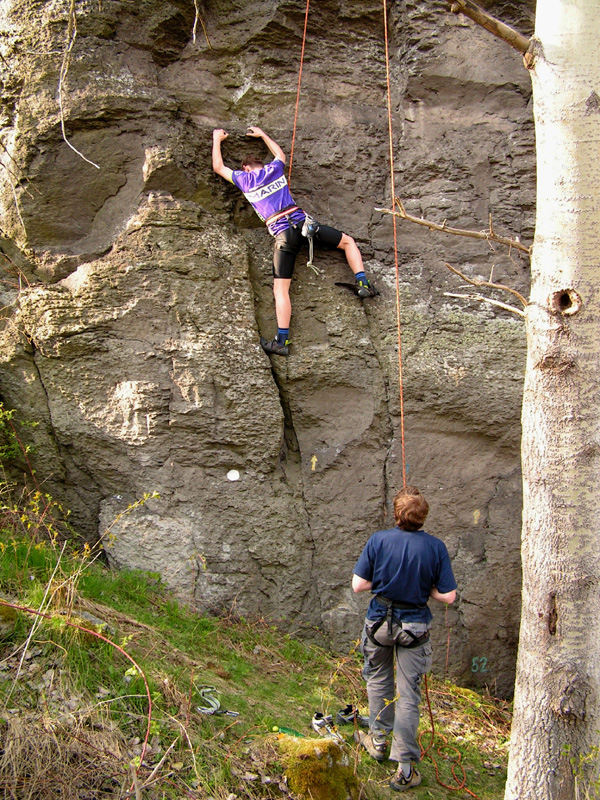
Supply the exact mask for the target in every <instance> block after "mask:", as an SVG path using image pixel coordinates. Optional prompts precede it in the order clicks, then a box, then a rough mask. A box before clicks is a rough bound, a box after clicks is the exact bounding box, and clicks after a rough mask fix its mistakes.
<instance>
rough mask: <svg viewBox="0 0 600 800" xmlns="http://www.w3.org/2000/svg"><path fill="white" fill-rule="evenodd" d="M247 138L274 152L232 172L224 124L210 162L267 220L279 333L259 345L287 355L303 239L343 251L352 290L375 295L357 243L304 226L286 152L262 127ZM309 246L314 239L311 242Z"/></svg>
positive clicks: (331, 231) (329, 231) (338, 233)
mask: <svg viewBox="0 0 600 800" xmlns="http://www.w3.org/2000/svg"><path fill="white" fill-rule="evenodd" d="M247 135H248V136H252V137H254V138H257V139H262V140H263V141H264V143H265V144H266V145H267V147H268V148H269V150H270V151H271V153H272V154H273V156H274V159H273V161H271V162H269V163H268V164H264V163H263V161H262V159H260V158H259V157H258V156H255V155H250V156H247V157H246V158H244V160H243V161H242V169H241V170H232V169H230V168H229V167H226V166H225V164H224V163H223V156H222V154H221V142H222V141H223V140H224V139H226V138H227V137H228V136H229V134H228V133H227V132H226V131H224V130H223V129H222V128H217V129H215V130H214V131H213V149H212V166H213V169H214V171H215V172H216V173H217V175H221V177H223V178H225V180H228V181H231V183H233V184H234V185H235V186H237V188H238V189H240V190H241V191H242V192H243V194H244V197H245V198H246V199H247V200H248V201H249V202H250V204H251V205H252V207H253V208H254V210H255V211H256V213H257V214H258V216H259V217H260V218H261V219H262V220H263V222H265V224H266V226H267V229H268V231H269V233H270V234H271V235H272V236H274V237H275V248H274V253H273V295H274V297H275V314H276V316H277V337H276V338H275V339H273V340H272V341H267V340H266V339H264V338H262V337H261V340H260V343H261V345H262V348H263V350H264V351H265V352H266V353H269V354H274V355H279V356H287V355H288V354H289V345H290V319H291V316H292V305H291V302H290V283H291V280H292V275H293V273H294V266H295V263H296V256H297V255H298V253H299V251H300V249H301V248H302V246H303V245H304V244H305V243H306V242H307V238H308V237H311V236H313V237H314V241H315V242H316V243H317V244H318V245H323V246H324V247H328V248H330V249H336V248H337V249H339V250H343V251H344V255H345V256H346V260H347V262H348V266H349V267H350V269H351V270H352V272H353V273H354V277H355V280H356V287H355V288H356V294H357V295H358V296H359V297H361V298H366V297H373V296H374V295H375V294H377V292H376V290H375V289H374V288H373V287H372V286H371V284H370V282H369V280H368V279H367V276H366V275H365V270H364V266H363V260H362V256H361V253H360V250H359V249H358V246H357V244H356V242H355V241H354V239H353V238H352V237H351V236H348V235H347V234H345V233H342V231H338V230H336V228H331V227H329V226H328V225H321V224H316V225H312V230H311V229H310V227H308V226H307V224H306V223H307V222H308V223H310V222H314V221H311V220H310V218H308V219H307V215H306V214H305V213H304V211H303V210H302V209H301V208H299V207H298V206H297V205H296V204H295V203H294V200H293V198H292V195H291V193H290V190H289V187H288V183H287V180H286V178H285V176H284V166H285V154H284V152H283V150H282V149H281V147H280V146H279V145H278V144H277V142H275V141H274V140H273V139H271V137H270V136H268V135H267V134H266V133H265V132H264V131H263V130H261V129H260V128H256V127H254V126H251V127H249V128H248V132H247ZM311 245H312V242H311Z"/></svg>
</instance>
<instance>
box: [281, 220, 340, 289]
mask: <svg viewBox="0 0 600 800" xmlns="http://www.w3.org/2000/svg"><path fill="white" fill-rule="evenodd" d="M343 235H344V234H343V233H342V231H338V230H337V229H336V228H331V227H329V225H319V230H318V231H317V232H316V233H315V236H314V240H313V241H314V243H315V244H316V245H320V246H321V247H329V248H330V249H332V250H334V249H335V248H336V247H337V246H338V245H339V243H340V242H341V241H342V236H343ZM307 242H308V239H307V238H306V237H305V236H302V223H301V222H300V223H299V224H298V225H296V226H295V227H294V225H290V227H289V228H286V230H284V231H282V232H281V233H278V234H277V235H276V236H275V250H274V252H273V277H274V278H287V279H290V278H291V277H292V275H293V274H294V266H295V264H296V256H297V255H298V253H299V252H300V250H301V249H302V246H303V245H305V244H306V243H307Z"/></svg>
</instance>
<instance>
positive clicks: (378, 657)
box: [361, 629, 432, 763]
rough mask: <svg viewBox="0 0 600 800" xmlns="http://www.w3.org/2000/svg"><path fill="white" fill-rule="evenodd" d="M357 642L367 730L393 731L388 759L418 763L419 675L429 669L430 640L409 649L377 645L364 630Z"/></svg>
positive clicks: (430, 659)
mask: <svg viewBox="0 0 600 800" xmlns="http://www.w3.org/2000/svg"><path fill="white" fill-rule="evenodd" d="M361 641H362V643H361V651H362V654H363V655H364V657H365V663H364V667H363V678H364V679H365V680H366V682H367V695H368V697H369V729H370V730H371V731H372V732H374V733H376V732H377V731H380V732H382V733H383V732H384V733H386V734H388V733H390V732H393V736H392V746H391V749H390V758H391V759H393V760H394V761H401V762H404V763H407V762H409V761H411V760H412V761H417V762H418V761H420V759H421V748H420V747H419V743H418V742H417V729H418V727H419V703H420V702H421V678H422V676H423V675H424V674H425V673H427V672H429V670H430V669H431V663H432V648H431V642H430V641H429V642H426V643H425V644H423V645H421V646H420V647H412V648H407V647H401V646H400V645H395V646H394V647H381V646H379V645H375V644H373V642H371V640H370V639H368V638H367V634H366V633H365V630H364V629H363V633H362V640H361ZM394 663H395V664H396V680H395V682H394ZM394 699H395V702H393V701H394ZM386 701H388V702H387V703H386Z"/></svg>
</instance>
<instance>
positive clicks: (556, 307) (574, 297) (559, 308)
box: [550, 289, 582, 316]
mask: <svg viewBox="0 0 600 800" xmlns="http://www.w3.org/2000/svg"><path fill="white" fill-rule="evenodd" d="M581 306H582V300H581V297H580V296H579V295H578V294H577V292H576V291H575V289H560V291H558V292H554V294H553V295H551V297H550V309H551V310H552V311H553V312H554V313H555V314H562V315H563V316H571V315H572V314H576V313H577V312H578V311H579V309H580V308H581Z"/></svg>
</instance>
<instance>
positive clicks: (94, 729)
mask: <svg viewBox="0 0 600 800" xmlns="http://www.w3.org/2000/svg"><path fill="white" fill-rule="evenodd" d="M0 550H1V551H2V557H1V558H0V598H2V599H4V600H5V601H8V602H10V603H13V604H15V605H19V606H26V607H28V608H33V609H35V610H38V609H43V610H44V613H45V614H46V615H47V616H46V617H39V616H36V615H34V614H31V613H28V612H25V611H16V610H15V609H13V608H9V607H7V606H2V605H0V732H1V735H2V739H3V740H4V741H10V742H11V745H10V746H7V747H5V748H4V750H1V751H0V789H1V790H2V792H3V794H4V796H6V797H11V796H12V797H30V796H31V797H35V798H39V799H40V800H46V798H48V800H49V798H55V797H57V796H61V797H65V798H69V797H72V798H78V800H87V799H88V798H89V800H92V798H116V797H136V796H139V797H141V796H143V797H144V798H148V799H149V800H153V799H154V798H156V800H159V798H161V800H164V799H165V798H177V800H179V799H180V798H185V797H191V798H206V800H208V799H209V798H213V800H227V798H231V795H234V796H235V797H236V798H240V799H241V798H248V800H268V799H269V798H281V797H293V796H294V795H292V794H290V792H289V790H288V788H287V787H286V783H285V780H284V767H283V762H282V753H281V752H280V749H279V741H280V740H279V738H278V737H282V736H283V734H281V732H278V731H274V728H280V729H284V730H286V731H292V732H294V731H296V732H298V733H300V734H303V735H304V736H306V737H313V738H316V736H317V735H316V734H314V733H313V731H312V730H311V727H310V721H311V718H312V715H313V713H314V712H315V711H316V710H319V711H324V712H325V713H333V714H334V716H335V712H336V710H337V709H338V708H341V707H343V706H345V705H346V704H347V703H349V702H351V703H354V704H355V705H357V706H359V708H361V710H362V711H363V712H364V711H365V710H366V694H365V688H364V683H363V681H362V679H361V676H360V669H361V660H360V656H359V654H358V653H356V652H351V653H348V654H347V655H346V656H344V657H339V656H334V655H332V654H330V653H328V652H326V651H324V650H323V649H321V648H318V647H315V646H311V645H309V644H306V643H303V642H301V641H298V640H296V639H294V638H293V637H291V636H289V635H287V634H285V633H281V632H280V631H279V630H277V629H276V628H275V627H274V626H271V625H269V624H267V623H266V622H265V621H264V620H244V619H240V618H238V617H235V616H234V615H230V616H224V617H219V618H217V617H209V616H205V615H202V614H199V613H197V612H195V611H194V610H193V609H191V608H187V607H186V606H184V605H182V604H180V603H178V602H177V601H176V599H175V598H174V597H173V596H172V595H171V594H170V593H169V592H168V590H167V589H166V588H165V587H164V586H163V584H162V583H161V581H160V578H159V576H158V575H153V574H145V573H139V572H126V571H123V572H115V571H111V570H109V569H107V568H106V567H104V566H102V565H101V564H100V563H99V562H96V563H91V559H90V555H89V553H88V552H80V553H78V554H77V553H73V552H70V551H68V549H65V550H64V552H62V554H61V549H60V547H59V546H58V544H57V543H56V541H55V542H54V544H53V543H52V542H48V541H44V540H40V541H35V540H34V539H33V538H29V537H26V536H21V537H20V538H16V537H15V535H14V532H12V531H10V530H9V531H5V532H4V533H2V532H0ZM78 626H79V627H78ZM81 628H87V629H88V630H89V631H91V632H86V631H84V630H81ZM100 637H104V638H100ZM104 639H108V640H110V642H112V643H113V644H111V643H110V642H108V641H105V640H104ZM126 653H127V654H129V656H130V657H131V658H133V659H134V660H135V662H137V664H139V666H140V668H141V670H142V672H143V675H142V674H140V673H139V672H138V670H137V669H136V668H135V667H134V666H133V664H132V662H131V661H130V660H128V658H127V657H126V655H125V654H126ZM144 678H145V680H144ZM205 686H211V687H214V692H213V694H212V696H217V697H218V698H219V700H220V702H221V709H230V710H233V711H234V712H237V713H238V716H229V715H207V714H204V713H202V712H200V711H199V710H198V708H199V707H200V706H206V705H207V700H206V699H204V698H203V696H202V695H201V690H202V687H205ZM428 688H429V692H428V694H429V701H430V703H431V716H432V718H433V720H434V722H435V727H436V735H435V740H434V741H433V742H432V743H431V745H430V740H431V738H432V737H431V721H430V716H429V712H428V704H427V701H426V700H424V703H423V707H422V736H421V744H422V747H423V749H427V750H428V755H427V756H426V757H425V759H424V760H423V762H422V774H423V783H422V785H421V786H419V787H417V788H415V789H414V790H411V797H413V798H417V799H420V798H423V800H425V798H433V800H446V798H448V797H450V796H453V797H458V796H465V797H466V796H467V792H466V791H465V790H464V789H458V790H456V789H457V788H458V785H459V784H460V783H461V782H462V781H463V773H462V772H461V769H460V767H458V766H456V763H457V761H458V760H459V759H460V760H461V761H462V765H463V767H464V770H465V772H464V775H465V777H466V786H467V788H468V789H469V790H470V792H471V793H473V794H474V795H475V796H477V797H479V798H481V800H500V798H501V797H502V796H503V787H504V781H505V776H506V760H507V739H508V728H509V722H510V714H509V709H508V708H507V706H506V704H504V703H503V702H501V701H497V700H495V699H493V698H491V697H487V696H484V695H481V694H478V693H476V692H472V691H469V690H466V689H461V688H459V687H456V686H453V685H451V684H450V683H446V682H443V681H440V680H438V679H436V678H434V677H431V676H430V678H429V681H428ZM148 694H149V695H150V702H151V705H152V715H151V720H150V723H149V715H148V708H149V701H148ZM339 730H340V733H342V734H343V735H344V736H345V738H346V740H347V742H348V744H347V747H345V748H344V749H345V751H346V752H347V756H348V758H349V759H350V763H351V765H352V769H353V771H354V774H355V775H356V776H357V778H358V781H359V784H360V786H361V789H360V797H362V798H370V800H379V799H380V798H389V797H390V796H392V794H393V793H392V792H391V791H390V790H389V788H388V782H389V777H390V773H391V771H392V765H391V764H387V763H384V764H378V763H376V762H374V761H372V760H371V759H370V758H369V756H368V755H367V754H366V753H364V752H363V751H359V749H358V748H357V746H356V745H354V743H353V739H352V733H353V729H352V728H351V727H350V726H345V727H340V728H339ZM292 735H293V734H292ZM146 739H147V742H146V746H145V748H144V742H145V740H146ZM142 754H143V762H142V763H141V764H140V758H141V756H142ZM432 759H434V760H432ZM453 770H454V772H455V774H456V775H457V776H458V784H457V781H456V779H455V778H453V776H452V771H453ZM442 784H446V785H447V786H453V787H454V790H450V789H448V788H445V787H444V786H443V785H442ZM136 793H137V795H136ZM469 796H473V795H469Z"/></svg>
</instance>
